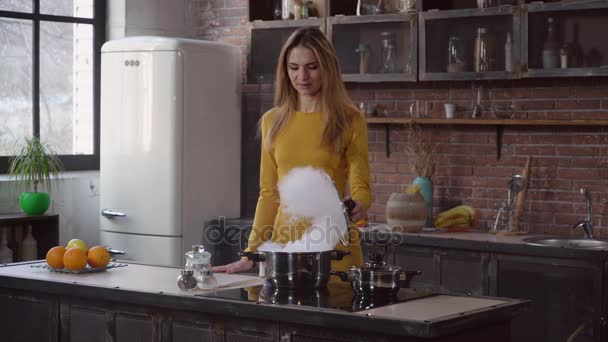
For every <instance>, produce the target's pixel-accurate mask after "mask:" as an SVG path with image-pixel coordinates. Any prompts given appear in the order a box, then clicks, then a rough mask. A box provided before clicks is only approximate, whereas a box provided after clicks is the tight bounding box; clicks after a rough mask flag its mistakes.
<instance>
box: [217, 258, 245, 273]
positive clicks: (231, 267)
mask: <svg viewBox="0 0 608 342" xmlns="http://www.w3.org/2000/svg"><path fill="white" fill-rule="evenodd" d="M252 268H253V261H251V260H244V259H241V260H238V261H235V262H233V263H230V264H228V265H221V266H214V267H211V270H212V271H213V272H217V273H222V272H226V273H238V272H247V271H249V270H251V269H252Z"/></svg>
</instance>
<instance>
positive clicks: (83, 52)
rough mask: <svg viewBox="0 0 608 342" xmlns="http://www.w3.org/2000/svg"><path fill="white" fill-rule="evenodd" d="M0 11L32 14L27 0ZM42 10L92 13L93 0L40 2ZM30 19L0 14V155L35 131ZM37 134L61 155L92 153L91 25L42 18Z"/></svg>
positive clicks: (6, 2) (8, 0)
mask: <svg viewBox="0 0 608 342" xmlns="http://www.w3.org/2000/svg"><path fill="white" fill-rule="evenodd" d="M0 10H5V11H16V12H25V13H31V12H32V4H31V1H27V0H0ZM40 13H41V14H50V15H61V16H70V17H72V16H75V17H82V18H92V17H93V0H40ZM33 27H34V25H33V21H32V20H29V19H12V18H2V17H0V155H3V156H6V155H11V154H14V152H15V150H16V148H17V146H18V145H19V144H22V143H23V138H24V137H31V136H32V135H33V124H32V120H33V106H32V96H33V91H32V85H33V76H34V75H33V66H32V61H33V56H32V54H33V53H34V48H33ZM39 54H40V88H39V89H40V137H41V139H42V140H43V141H44V142H46V143H49V144H51V145H53V146H54V147H55V148H56V150H57V152H58V153H59V154H93V25H90V24H75V23H63V22H51V21H41V22H40V52H39Z"/></svg>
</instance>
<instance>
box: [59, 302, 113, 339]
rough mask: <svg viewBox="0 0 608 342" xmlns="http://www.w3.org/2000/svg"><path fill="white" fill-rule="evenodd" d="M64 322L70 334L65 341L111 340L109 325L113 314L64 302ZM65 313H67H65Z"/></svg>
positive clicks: (65, 337)
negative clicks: (72, 305) (70, 305)
mask: <svg viewBox="0 0 608 342" xmlns="http://www.w3.org/2000/svg"><path fill="white" fill-rule="evenodd" d="M61 308H62V323H63V324H65V325H67V328H68V331H69V334H68V335H67V336H64V338H63V340H64V341H74V342H76V341H90V342H105V341H109V340H111V335H110V331H109V326H110V325H111V324H112V320H113V319H114V317H113V315H110V314H108V313H107V312H104V311H103V310H96V309H92V308H85V307H71V308H70V307H69V305H65V304H62V306H61ZM64 312H65V314H67V315H64Z"/></svg>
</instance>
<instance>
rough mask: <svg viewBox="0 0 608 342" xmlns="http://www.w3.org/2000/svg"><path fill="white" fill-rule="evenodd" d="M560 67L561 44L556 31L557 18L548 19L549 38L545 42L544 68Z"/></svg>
mask: <svg viewBox="0 0 608 342" xmlns="http://www.w3.org/2000/svg"><path fill="white" fill-rule="evenodd" d="M558 67H559V45H558V43H557V37H556V33H555V20H554V19H553V18H548V19H547V38H546V39H545V43H544V44H543V68H544V69H554V68H558Z"/></svg>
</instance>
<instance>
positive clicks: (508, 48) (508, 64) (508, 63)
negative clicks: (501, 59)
mask: <svg viewBox="0 0 608 342" xmlns="http://www.w3.org/2000/svg"><path fill="white" fill-rule="evenodd" d="M514 69H515V68H514V66H513V39H512V38H511V32H507V41H506V42H505V71H506V72H513V71H514Z"/></svg>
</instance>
